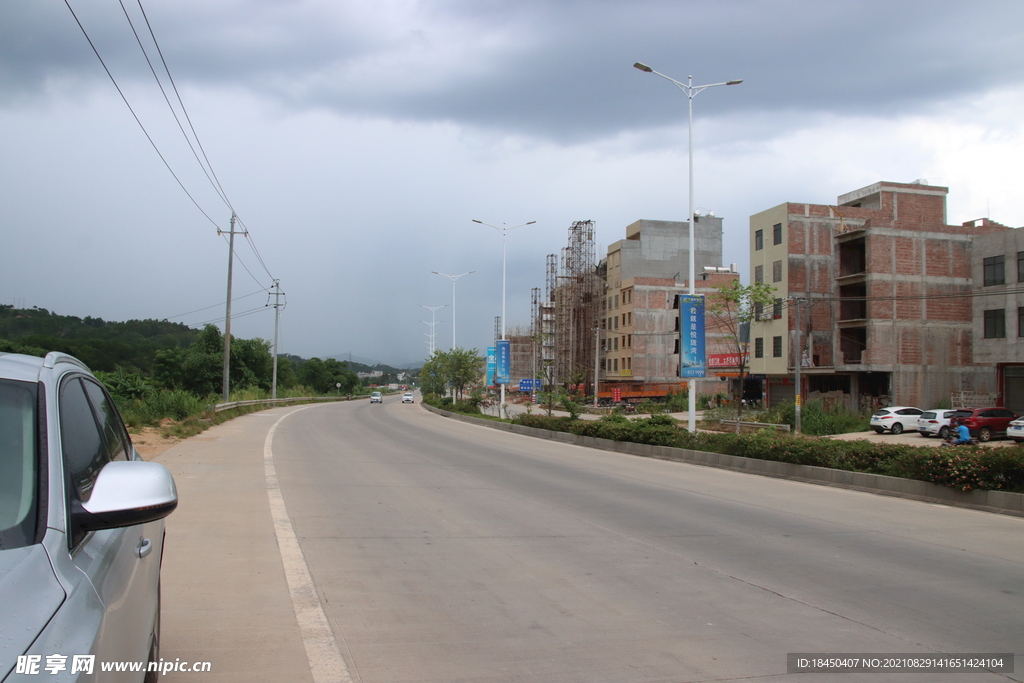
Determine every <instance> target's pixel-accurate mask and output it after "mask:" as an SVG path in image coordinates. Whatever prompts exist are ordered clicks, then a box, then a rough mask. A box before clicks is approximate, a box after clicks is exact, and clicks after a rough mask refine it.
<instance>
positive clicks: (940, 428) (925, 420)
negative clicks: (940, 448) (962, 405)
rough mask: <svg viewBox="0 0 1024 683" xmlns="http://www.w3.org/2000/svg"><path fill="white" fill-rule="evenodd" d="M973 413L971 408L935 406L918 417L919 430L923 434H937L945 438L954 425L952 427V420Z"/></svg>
mask: <svg viewBox="0 0 1024 683" xmlns="http://www.w3.org/2000/svg"><path fill="white" fill-rule="evenodd" d="M970 414H971V411H969V410H963V409H952V410H951V409H943V408H935V409H934V410H926V411H925V412H923V413H921V417H919V418H918V419H917V431H918V433H920V434H921V436H937V437H939V438H940V439H945V438H946V437H948V436H949V433H950V432H951V431H953V429H954V427H950V426H949V423H950V420H952V419H953V418H956V417H967V416H968V415H970Z"/></svg>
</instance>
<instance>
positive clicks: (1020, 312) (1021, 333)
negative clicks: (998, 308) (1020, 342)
mask: <svg viewBox="0 0 1024 683" xmlns="http://www.w3.org/2000/svg"><path fill="white" fill-rule="evenodd" d="M1017 336H1018V337H1024V307H1021V308H1018V309H1017Z"/></svg>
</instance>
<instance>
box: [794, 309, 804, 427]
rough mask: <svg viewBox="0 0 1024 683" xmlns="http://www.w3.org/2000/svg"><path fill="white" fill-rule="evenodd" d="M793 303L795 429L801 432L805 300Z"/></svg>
mask: <svg viewBox="0 0 1024 683" xmlns="http://www.w3.org/2000/svg"><path fill="white" fill-rule="evenodd" d="M793 303H794V304H796V353H795V354H794V356H795V360H794V363H793V364H794V365H795V366H796V396H795V397H796V414H795V416H794V419H793V422H794V425H793V428H794V431H795V432H796V433H797V434H799V433H800V404H801V403H803V401H802V398H803V397H802V396H801V394H800V388H801V386H800V364H801V363H802V362H803V347H802V346H801V344H800V304H801V303H803V300H802V299H800V298H795V299H793Z"/></svg>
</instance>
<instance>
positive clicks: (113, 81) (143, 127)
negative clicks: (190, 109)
mask: <svg viewBox="0 0 1024 683" xmlns="http://www.w3.org/2000/svg"><path fill="white" fill-rule="evenodd" d="M64 4H65V5H67V8H68V11H69V12H71V16H72V17H74V19H75V23H76V24H78V28H79V29H81V31H82V35H84V36H85V39H86V41H88V43H89V47H91V48H92V51H93V54H95V55H96V59H98V60H100V65H102V66H103V70H104V71H106V72H107V76H108V77H109V78H110V82H111V83H113V84H114V88H116V89H117V94H118V95H120V96H121V99H122V100H123V101H124V104H125V106H126V107H128V111H130V112H131V113H132V117H133V118H134V119H135V123H137V124H139V128H141V129H142V133H143V135H145V136H146V139H147V140H149V144H150V145H152V147H153V151H155V152H156V154H157V156H158V157H160V161H162V162H163V164H164V166H165V167H167V170H168V171H169V172H170V174H171V176H172V177H173V178H174V180H175V182H177V183H178V186H179V187H180V188H181V190H182V192H184V193H185V195H186V196H188V198H189V199H190V200H191V201H192V203H193V204H195V207H196V208H197V209H199V213H201V214H203V215H204V216H206V220H208V221H210V223H212V224H213V225H214V226H216V225H217V222H216V221H214V220H213V219H212V218H210V216H209V214H207V213H206V212H205V211H203V207H201V206H199V202H197V201H196V199H195V197H193V196H192V194H191V193H190V192H189V191H188V189H186V188H185V185H184V183H182V182H181V179H180V178H179V177H178V175H177V174H176V173H175V172H174V169H172V168H171V165H170V164H169V163H168V162H167V159H166V158H165V157H164V155H163V154H162V153H161V152H160V148H159V147H157V146H156V142H154V141H153V138H152V136H150V134H149V131H147V130H146V127H145V126H144V125H142V121H141V120H140V119H139V116H138V114H136V113H135V110H134V109H132V105H131V104H130V103H129V102H128V98H127V97H126V96H125V94H124V92H123V91H122V90H121V86H119V85H118V84H117V79H115V78H114V74H112V73H111V72H110V69H109V68H107V64H106V62H104V61H103V57H101V56H100V53H99V50H97V49H96V45H95V44H94V43H93V42H92V38H90V37H89V33H88V32H87V31H86V30H85V26H83V25H82V22H81V21H79V19H78V15H77V14H75V10H74V9H72V7H71V2H70V0H64Z"/></svg>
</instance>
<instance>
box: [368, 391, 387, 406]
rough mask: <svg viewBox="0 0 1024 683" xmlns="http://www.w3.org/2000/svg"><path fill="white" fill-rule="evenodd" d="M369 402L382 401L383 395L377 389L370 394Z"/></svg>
mask: <svg viewBox="0 0 1024 683" xmlns="http://www.w3.org/2000/svg"><path fill="white" fill-rule="evenodd" d="M370 403H384V395H383V394H381V393H380V392H379V391H375V392H373V393H372V394H370Z"/></svg>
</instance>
